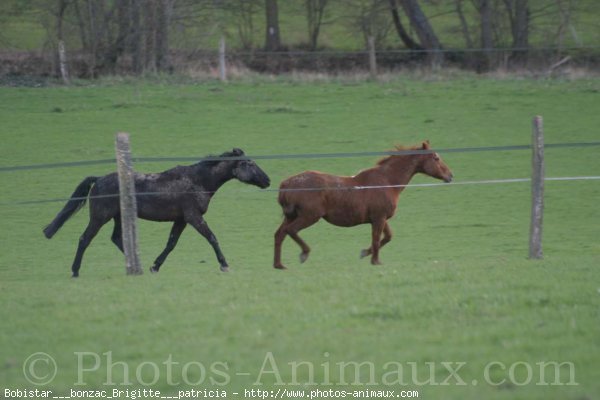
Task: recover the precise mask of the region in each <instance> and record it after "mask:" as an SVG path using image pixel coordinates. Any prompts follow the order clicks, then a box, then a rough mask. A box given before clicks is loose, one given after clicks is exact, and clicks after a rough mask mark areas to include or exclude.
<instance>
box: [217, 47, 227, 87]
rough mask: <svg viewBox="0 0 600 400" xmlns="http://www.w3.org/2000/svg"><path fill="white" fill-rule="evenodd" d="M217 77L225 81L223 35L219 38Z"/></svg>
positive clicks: (225, 68)
mask: <svg viewBox="0 0 600 400" xmlns="http://www.w3.org/2000/svg"><path fill="white" fill-rule="evenodd" d="M219 79H220V80H221V82H227V65H226V64H225V36H221V40H219Z"/></svg>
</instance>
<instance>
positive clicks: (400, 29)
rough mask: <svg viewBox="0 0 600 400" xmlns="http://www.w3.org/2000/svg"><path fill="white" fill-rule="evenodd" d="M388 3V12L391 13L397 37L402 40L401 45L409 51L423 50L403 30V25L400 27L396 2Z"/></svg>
mask: <svg viewBox="0 0 600 400" xmlns="http://www.w3.org/2000/svg"><path fill="white" fill-rule="evenodd" d="M389 2H390V12H391V13H392V20H393V21H394V27H396V32H397V33H398V36H400V40H402V43H404V45H405V46H406V47H408V48H409V49H411V50H423V46H421V45H420V44H419V43H417V42H415V41H414V40H413V38H412V37H410V35H409V34H408V32H407V31H406V29H405V28H404V25H402V21H401V20H400V13H399V12H398V4H397V3H396V0H389Z"/></svg>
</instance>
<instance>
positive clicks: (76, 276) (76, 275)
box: [71, 274, 79, 278]
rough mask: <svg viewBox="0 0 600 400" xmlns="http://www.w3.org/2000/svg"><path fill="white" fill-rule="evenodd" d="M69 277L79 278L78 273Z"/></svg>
mask: <svg viewBox="0 0 600 400" xmlns="http://www.w3.org/2000/svg"><path fill="white" fill-rule="evenodd" d="M71 278H79V274H73V275H71Z"/></svg>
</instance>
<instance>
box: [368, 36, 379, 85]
mask: <svg viewBox="0 0 600 400" xmlns="http://www.w3.org/2000/svg"><path fill="white" fill-rule="evenodd" d="M368 45H369V74H370V75H371V78H373V79H374V78H376V77H377V57H376V55H375V38H374V37H373V36H369V39H368Z"/></svg>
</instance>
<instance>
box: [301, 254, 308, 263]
mask: <svg viewBox="0 0 600 400" xmlns="http://www.w3.org/2000/svg"><path fill="white" fill-rule="evenodd" d="M309 254H310V253H300V263H304V262H305V261H306V260H307V259H308V255H309Z"/></svg>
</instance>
